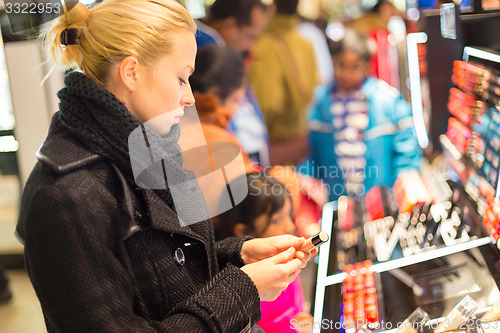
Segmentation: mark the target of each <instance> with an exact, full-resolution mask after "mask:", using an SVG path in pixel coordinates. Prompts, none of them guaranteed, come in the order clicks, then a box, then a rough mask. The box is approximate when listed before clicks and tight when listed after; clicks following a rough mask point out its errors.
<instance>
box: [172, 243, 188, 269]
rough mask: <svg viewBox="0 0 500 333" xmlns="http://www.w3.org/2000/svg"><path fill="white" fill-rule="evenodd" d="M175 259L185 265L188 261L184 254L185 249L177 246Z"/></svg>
mask: <svg viewBox="0 0 500 333" xmlns="http://www.w3.org/2000/svg"><path fill="white" fill-rule="evenodd" d="M174 259H175V261H177V263H178V264H179V265H181V266H182V265H184V263H185V262H186V256H185V255H184V251H182V249H181V248H180V247H178V248H177V250H175V252H174Z"/></svg>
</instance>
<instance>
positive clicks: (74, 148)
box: [36, 112, 102, 173]
mask: <svg viewBox="0 0 500 333" xmlns="http://www.w3.org/2000/svg"><path fill="white" fill-rule="evenodd" d="M59 122H60V120H59V113H58V112H57V113H55V114H54V116H53V117H52V122H51V126H50V129H49V135H48V136H47V139H46V140H45V142H44V143H43V145H42V146H41V147H40V149H39V150H38V151H37V152H36V157H37V159H38V160H39V161H40V162H42V163H43V164H44V165H46V166H48V167H49V168H50V169H51V170H52V171H53V172H55V173H66V172H69V171H72V170H76V169H78V168H81V167H83V166H85V165H88V164H91V163H94V162H95V161H97V160H100V159H101V158H102V157H101V156H99V155H98V154H95V153H92V152H89V151H88V150H87V149H85V147H84V146H83V145H82V144H81V143H80V142H79V141H78V140H77V139H76V138H75V137H74V136H72V135H71V134H70V133H69V132H67V131H64V130H62V128H61V127H60V126H58V123H59ZM62 142H63V143H64V145H62V144H61V143H62Z"/></svg>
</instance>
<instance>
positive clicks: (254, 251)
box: [241, 235, 318, 268]
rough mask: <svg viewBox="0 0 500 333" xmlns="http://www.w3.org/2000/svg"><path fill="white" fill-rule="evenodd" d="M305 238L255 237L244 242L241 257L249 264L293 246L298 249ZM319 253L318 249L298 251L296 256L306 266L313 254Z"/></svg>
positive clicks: (286, 236)
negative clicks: (307, 251) (308, 251)
mask: <svg viewBox="0 0 500 333" xmlns="http://www.w3.org/2000/svg"><path fill="white" fill-rule="evenodd" d="M304 241H305V239H304V238H299V237H295V236H292V235H281V236H274V237H267V238H254V239H251V240H248V241H246V242H244V243H243V246H242V247H241V258H242V259H243V261H244V262H245V263H247V264H252V263H255V262H258V261H260V260H263V259H267V258H270V257H272V256H275V255H277V254H278V253H281V252H283V251H285V250H286V249H288V248H290V247H293V248H295V249H298V248H300V247H301V246H302V244H303V243H304ZM317 253H318V249H314V250H312V251H311V252H310V253H304V252H302V251H296V256H295V257H296V258H297V259H299V260H301V261H302V264H301V268H304V267H306V265H307V261H308V260H309V258H310V257H311V255H315V254H317Z"/></svg>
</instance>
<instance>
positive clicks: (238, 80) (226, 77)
mask: <svg viewBox="0 0 500 333" xmlns="http://www.w3.org/2000/svg"><path fill="white" fill-rule="evenodd" d="M195 67H196V71H195V72H194V73H193V75H192V76H191V78H190V83H191V88H192V89H193V95H194V99H195V101H196V110H197V112H198V116H199V117H200V122H201V126H202V129H203V134H204V135H205V139H206V141H207V143H210V142H229V143H233V144H235V145H237V146H238V147H239V148H240V150H241V154H242V156H243V161H244V163H245V169H246V172H252V171H255V170H257V169H256V168H257V166H256V165H253V163H252V162H251V161H250V159H249V158H248V155H247V154H246V153H245V152H244V151H243V149H242V148H241V146H240V143H239V142H238V139H237V138H236V136H235V135H234V133H231V132H230V131H229V130H228V129H227V125H228V123H229V120H230V119H231V117H232V116H233V115H234V113H235V112H236V106H237V104H238V103H239V101H240V99H241V97H243V96H244V94H245V88H244V84H243V83H244V76H245V73H244V69H243V58H242V56H241V55H240V54H238V53H236V51H234V50H232V49H230V48H229V47H219V46H216V45H209V46H205V47H203V48H202V49H200V50H199V51H198V54H197V56H196V62H195ZM212 154H213V152H212ZM221 154H224V152H222V151H220V150H219V151H218V152H217V155H219V156H220V155H221Z"/></svg>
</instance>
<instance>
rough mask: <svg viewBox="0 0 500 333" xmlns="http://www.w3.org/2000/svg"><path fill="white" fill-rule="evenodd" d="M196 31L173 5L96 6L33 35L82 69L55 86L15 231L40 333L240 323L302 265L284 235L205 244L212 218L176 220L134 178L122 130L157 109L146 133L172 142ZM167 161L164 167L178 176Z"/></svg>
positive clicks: (164, 202) (233, 326) (176, 162)
mask: <svg viewBox="0 0 500 333" xmlns="http://www.w3.org/2000/svg"><path fill="white" fill-rule="evenodd" d="M195 31H196V26H195V23H194V21H193V19H192V18H191V17H190V16H189V14H188V13H187V11H186V10H185V9H184V8H183V7H182V6H180V5H179V4H178V3H177V2H176V1H174V0H107V1H105V2H102V3H100V4H99V5H97V6H95V7H93V8H92V9H90V10H89V9H87V8H86V7H85V6H83V5H82V4H77V5H76V6H75V7H74V8H73V9H71V10H70V11H69V12H67V13H66V14H64V15H62V16H61V17H60V18H59V19H58V21H57V22H55V23H54V24H53V26H52V27H51V28H50V29H49V30H47V32H46V33H45V35H44V36H45V39H46V40H47V42H48V43H49V45H50V48H51V53H52V55H53V57H54V59H55V60H56V61H57V62H58V63H59V64H60V65H62V66H64V67H66V68H79V69H80V70H81V71H73V72H71V73H69V74H68V75H67V76H66V78H65V87H64V88H63V89H62V90H61V91H59V93H58V97H59V99H60V109H59V111H58V112H57V113H56V114H55V115H54V117H53V119H52V123H51V127H50V130H49V133H48V136H47V139H46V141H45V143H44V144H43V146H42V147H41V149H40V151H39V152H38V154H37V157H38V159H39V162H38V163H37V165H36V166H35V168H34V170H33V171H32V174H31V176H30V179H29V180H28V182H27V184H26V188H25V190H24V194H23V199H22V206H21V215H20V218H19V223H18V227H17V232H18V234H19V236H20V237H21V239H22V240H23V241H24V244H25V255H26V266H27V270H28V273H29V275H30V278H31V281H32V283H33V286H34V288H35V290H36V292H37V295H38V298H39V299H40V303H41V305H42V310H43V313H44V316H45V322H46V325H47V329H48V331H49V332H231V333H233V332H239V331H249V330H250V328H251V327H252V326H253V325H254V324H255V323H256V322H257V321H258V320H259V318H260V309H259V305H260V303H259V301H260V300H273V299H275V298H276V297H277V296H278V295H279V294H280V292H281V291H282V290H283V289H285V288H286V287H287V285H288V284H289V283H290V282H292V281H293V280H294V279H295V277H296V276H297V275H298V274H299V272H300V269H301V267H303V266H304V265H305V264H306V261H307V260H308V259H309V255H306V254H304V253H303V252H300V251H297V250H296V249H297V248H299V247H300V245H302V243H303V242H304V239H302V238H297V237H293V236H281V237H273V238H267V239H250V238H231V239H229V240H226V241H224V242H218V243H216V242H215V241H214V236H213V226H212V223H211V221H210V220H205V221H202V222H199V223H196V224H191V225H184V224H181V223H180V221H179V220H180V219H179V217H178V215H177V213H176V212H177V210H176V207H175V205H174V202H173V199H172V193H171V191H169V188H168V187H167V188H166V189H163V190H162V189H156V190H154V189H148V187H147V186H146V187H142V188H141V186H139V183H138V181H136V178H135V177H134V172H133V170H132V169H133V166H132V165H131V158H130V153H129V148H130V147H129V145H128V137H129V135H130V133H131V132H132V131H134V129H137V128H142V129H143V130H145V127H144V126H143V123H145V122H148V121H150V120H152V119H154V118H156V117H158V116H162V115H166V116H167V117H166V118H165V119H166V123H167V125H168V128H167V130H165V131H163V132H162V133H161V135H160V134H151V133H148V138H149V139H150V140H151V141H154V143H155V144H157V145H158V147H162V148H163V149H164V150H165V151H169V153H173V154H175V153H176V152H178V150H179V147H178V145H177V140H178V137H179V133H180V129H179V125H178V122H179V118H180V117H181V116H182V114H183V112H182V109H183V107H185V106H189V105H191V104H193V103H194V99H193V95H192V93H191V88H190V85H189V76H190V75H191V73H192V72H193V70H194V63H195V56H196V42H195V36H194V34H195ZM179 110H180V111H179ZM149 144H151V142H149ZM169 156H171V155H169ZM172 156H173V155H172ZM176 156H177V157H175V158H174V157H172V158H170V159H166V160H162V163H163V167H164V168H167V169H173V170H176V171H177V172H178V173H179V174H182V175H189V174H188V173H186V172H184V171H183V169H182V156H181V155H180V157H179V155H176ZM163 181H165V183H166V180H165V179H163ZM191 208H192V210H196V209H199V207H195V206H194V205H193V207H191Z"/></svg>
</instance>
